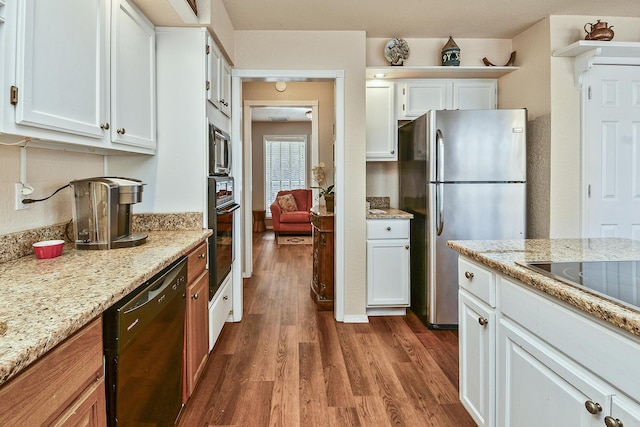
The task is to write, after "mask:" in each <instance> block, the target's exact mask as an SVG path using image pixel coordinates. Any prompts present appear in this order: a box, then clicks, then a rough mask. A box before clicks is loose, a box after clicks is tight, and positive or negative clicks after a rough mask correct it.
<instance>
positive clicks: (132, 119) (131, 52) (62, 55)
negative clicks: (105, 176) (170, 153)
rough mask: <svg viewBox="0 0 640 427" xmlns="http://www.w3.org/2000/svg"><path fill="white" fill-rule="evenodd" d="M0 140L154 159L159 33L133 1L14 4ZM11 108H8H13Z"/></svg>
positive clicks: (7, 33) (4, 36)
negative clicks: (24, 139) (25, 139)
mask: <svg viewBox="0 0 640 427" xmlns="http://www.w3.org/2000/svg"><path fill="white" fill-rule="evenodd" d="M3 7H4V12H5V14H6V18H5V23H4V24H3V26H4V28H3V29H4V31H3V32H0V44H2V45H3V46H4V48H5V49H6V51H5V52H4V57H3V62H4V63H3V65H4V69H3V70H2V71H3V74H0V78H1V79H2V87H1V88H0V95H1V96H2V99H3V100H7V101H5V102H6V103H5V102H3V103H2V104H0V112H1V113H2V116H1V119H0V133H2V134H8V136H6V135H0V140H11V138H12V137H13V136H16V137H17V138H22V137H24V136H27V137H31V138H34V139H33V141H32V142H31V143H30V145H31V146H42V147H47V148H62V149H66V150H74V151H89V152H95V153H102V154H108V153H111V152H135V153H145V154H153V153H154V152H155V133H156V132H155V125H156V123H155V57H154V55H155V39H154V31H153V25H152V24H151V23H150V22H149V21H148V20H147V19H146V18H145V17H144V15H143V14H142V13H141V12H140V11H139V10H138V9H137V8H136V7H135V6H133V4H131V3H130V2H129V1H128V0H59V1H55V2H51V1H45V0H25V1H15V2H9V3H7V4H6V5H4V6H3ZM8 100H10V101H8Z"/></svg>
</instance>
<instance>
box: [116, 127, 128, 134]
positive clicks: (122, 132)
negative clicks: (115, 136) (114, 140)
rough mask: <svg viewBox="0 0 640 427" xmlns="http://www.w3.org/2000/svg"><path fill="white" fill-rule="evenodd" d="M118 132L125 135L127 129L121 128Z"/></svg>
mask: <svg viewBox="0 0 640 427" xmlns="http://www.w3.org/2000/svg"><path fill="white" fill-rule="evenodd" d="M116 132H118V133H119V134H120V135H124V134H125V133H126V132H127V131H126V130H125V128H120V129H118V130H117V131H116Z"/></svg>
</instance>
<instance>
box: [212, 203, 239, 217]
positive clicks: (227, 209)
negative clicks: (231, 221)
mask: <svg viewBox="0 0 640 427" xmlns="http://www.w3.org/2000/svg"><path fill="white" fill-rule="evenodd" d="M239 207H240V205H239V204H237V203H234V204H232V205H230V206H227V207H225V208H221V209H218V210H216V215H226V214H230V213H231V212H233V211H235V210H236V209H238V208H239Z"/></svg>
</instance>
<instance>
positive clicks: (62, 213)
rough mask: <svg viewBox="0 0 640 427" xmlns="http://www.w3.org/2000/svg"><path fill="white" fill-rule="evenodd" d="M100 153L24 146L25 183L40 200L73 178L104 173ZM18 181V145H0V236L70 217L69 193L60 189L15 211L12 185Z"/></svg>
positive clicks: (65, 219)
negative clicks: (26, 207) (46, 198)
mask: <svg viewBox="0 0 640 427" xmlns="http://www.w3.org/2000/svg"><path fill="white" fill-rule="evenodd" d="M103 170H104V161H103V156H100V155H95V154H82V153H73V152H68V151H56V150H46V149H40V148H27V183H29V184H30V185H31V186H32V187H33V188H34V189H35V191H34V193H33V195H32V198H37V199H41V198H44V197H47V196H49V195H50V194H52V193H53V192H54V191H55V190H57V189H58V188H60V187H62V186H63V185H66V184H68V183H69V182H70V181H72V180H74V179H80V178H89V177H93V176H101V175H104V173H103ZM19 181H20V148H18V147H15V146H11V147H8V146H3V145H0V235H3V234H10V233H14V232H17V231H24V230H30V229H33V228H39V227H45V226H48V225H53V224H60V223H63V222H67V221H69V220H71V217H72V210H71V203H72V193H71V190H70V189H65V190H62V191H60V192H59V193H58V194H56V195H55V196H53V197H52V198H51V199H49V200H46V201H43V202H38V203H33V204H31V205H30V207H29V208H28V209H24V210H19V211H16V210H15V203H14V200H15V198H14V194H15V191H14V184H15V183H16V182H19Z"/></svg>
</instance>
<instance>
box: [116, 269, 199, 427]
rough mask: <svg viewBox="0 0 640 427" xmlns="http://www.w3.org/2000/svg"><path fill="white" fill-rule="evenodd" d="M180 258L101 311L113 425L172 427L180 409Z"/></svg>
mask: <svg viewBox="0 0 640 427" xmlns="http://www.w3.org/2000/svg"><path fill="white" fill-rule="evenodd" d="M186 283H187V262H186V258H181V259H180V260H178V261H177V262H175V263H174V264H172V265H171V266H169V267H167V268H166V269H165V270H164V271H163V272H161V273H159V274H158V275H156V276H155V277H154V278H152V279H150V280H149V281H147V282H145V283H144V284H143V285H142V286H140V287H139V288H138V289H136V290H135V291H134V292H132V293H131V294H130V295H128V296H127V297H125V298H124V299H122V300H120V301H119V302H117V303H116V304H115V305H113V306H112V307H110V308H109V309H107V310H106V311H105V312H104V314H103V324H104V353H105V381H106V390H107V393H106V394H107V415H108V425H109V426H112V427H113V426H117V425H121V426H145V425H154V426H160V425H162V426H166V425H173V424H174V423H175V422H176V420H177V418H178V416H179V414H180V411H181V409H182V383H183V374H182V372H183V348H184V314H185V306H186V300H185V287H186Z"/></svg>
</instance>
